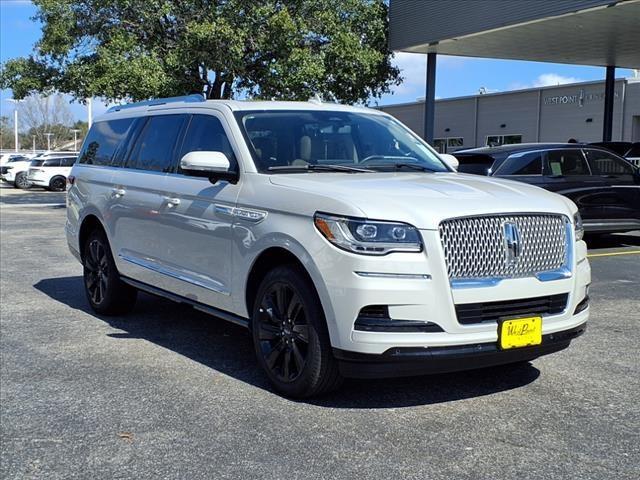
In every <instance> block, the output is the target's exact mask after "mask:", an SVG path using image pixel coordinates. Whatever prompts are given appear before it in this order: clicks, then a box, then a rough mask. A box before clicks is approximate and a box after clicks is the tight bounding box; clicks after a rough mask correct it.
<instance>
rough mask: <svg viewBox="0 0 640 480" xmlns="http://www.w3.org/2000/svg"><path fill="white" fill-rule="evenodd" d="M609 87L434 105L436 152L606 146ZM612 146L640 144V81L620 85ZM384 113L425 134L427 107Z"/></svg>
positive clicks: (532, 90)
mask: <svg viewBox="0 0 640 480" xmlns="http://www.w3.org/2000/svg"><path fill="white" fill-rule="evenodd" d="M604 90H605V82H604V81H600V82H585V83H574V84H569V85H559V86H551V87H541V88H529V89H525V90H516V91H509V92H500V93H486V94H478V95H472V96H467V97H456V98H447V99H441V100H436V101H435V122H434V128H433V130H434V139H433V143H432V144H433V146H434V147H436V148H437V149H438V150H439V151H441V152H447V151H448V152H452V151H455V150H458V149H461V148H473V147H480V146H484V145H502V144H507V143H526V142H566V141H567V140H569V139H570V138H573V139H575V140H577V141H579V142H597V141H601V140H602V130H603V115H602V112H603V109H604ZM613 97H614V100H613V111H614V116H613V125H612V135H611V140H613V141H619V140H620V141H636V142H640V78H628V79H623V78H621V79H616V81H615V87H614V95H613ZM381 109H382V110H383V111H385V112H387V113H389V114H391V115H393V116H394V117H396V118H397V119H398V120H400V121H401V122H403V123H404V124H406V125H407V126H408V127H410V128H411V129H412V130H413V131H415V132H416V133H418V134H420V135H422V133H423V132H424V118H425V102H424V101H423V100H422V101H417V102H411V103H403V104H398V105H388V106H383V107H381Z"/></svg>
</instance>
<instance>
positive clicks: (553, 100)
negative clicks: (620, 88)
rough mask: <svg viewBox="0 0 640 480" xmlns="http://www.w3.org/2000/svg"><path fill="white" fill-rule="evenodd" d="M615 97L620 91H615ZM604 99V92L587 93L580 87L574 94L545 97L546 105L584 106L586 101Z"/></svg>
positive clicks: (600, 100)
mask: <svg viewBox="0 0 640 480" xmlns="http://www.w3.org/2000/svg"><path fill="white" fill-rule="evenodd" d="M614 98H618V92H615V93H614ZM602 101H604V92H599V93H585V91H584V89H582V88H581V89H580V91H579V92H578V93H574V94H573V95H553V96H550V97H544V104H545V105H572V104H575V105H578V106H579V107H583V106H584V104H585V103H590V102H602Z"/></svg>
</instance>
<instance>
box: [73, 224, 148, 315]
mask: <svg viewBox="0 0 640 480" xmlns="http://www.w3.org/2000/svg"><path fill="white" fill-rule="evenodd" d="M83 253H84V255H83V266H84V275H83V277H84V287H85V293H86V294H87V300H88V301H89V304H90V305H91V308H92V309H93V310H94V311H95V312H96V313H99V314H101V315H120V314H124V313H128V312H130V311H131V310H132V309H133V307H134V306H135V303H136V298H137V295H138V291H137V290H136V289H135V288H133V287H132V286H131V285H128V284H126V283H124V282H123V281H122V280H121V279H120V274H119V273H118V269H117V268H116V264H115V262H114V260H113V256H112V255H111V247H110V246H109V241H108V240H107V236H106V235H105V233H104V232H103V231H102V230H94V231H93V232H91V234H90V235H89V237H88V238H87V241H86V242H85V245H84V250H83Z"/></svg>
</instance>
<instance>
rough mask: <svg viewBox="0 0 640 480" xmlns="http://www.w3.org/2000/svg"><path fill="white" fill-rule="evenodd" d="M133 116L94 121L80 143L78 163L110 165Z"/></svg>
mask: <svg viewBox="0 0 640 480" xmlns="http://www.w3.org/2000/svg"><path fill="white" fill-rule="evenodd" d="M133 120H134V119H133V118H122V119H120V120H110V121H106V122H97V123H94V124H93V126H92V127H91V130H89V133H88V134H87V138H86V139H85V141H84V143H83V144H82V150H81V151H80V155H79V157H78V159H79V160H78V163H85V164H88V165H111V159H112V158H113V154H114V153H115V151H116V150H117V148H118V146H119V145H120V142H121V141H122V140H123V139H124V138H125V136H126V135H127V132H128V131H129V128H130V127H131V124H132V123H133Z"/></svg>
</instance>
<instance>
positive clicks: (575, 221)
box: [573, 212, 584, 241]
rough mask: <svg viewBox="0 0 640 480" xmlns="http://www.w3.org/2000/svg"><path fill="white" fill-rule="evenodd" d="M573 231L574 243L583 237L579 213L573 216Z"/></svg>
mask: <svg viewBox="0 0 640 480" xmlns="http://www.w3.org/2000/svg"><path fill="white" fill-rule="evenodd" d="M573 231H574V232H575V235H576V241H578V240H582V237H584V226H583V225H582V217H581V216H580V213H579V212H576V213H575V215H573Z"/></svg>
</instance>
